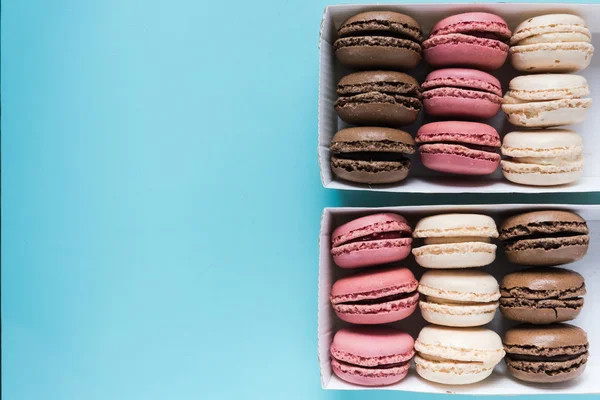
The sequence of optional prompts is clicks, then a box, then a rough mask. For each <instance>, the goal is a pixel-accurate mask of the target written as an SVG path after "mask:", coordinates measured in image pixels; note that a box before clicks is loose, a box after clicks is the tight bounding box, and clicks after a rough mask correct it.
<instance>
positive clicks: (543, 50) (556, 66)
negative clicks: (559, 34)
mask: <svg viewBox="0 0 600 400" xmlns="http://www.w3.org/2000/svg"><path fill="white" fill-rule="evenodd" d="M509 54H510V62H511V64H512V66H513V68H514V69H516V70H517V71H524V72H534V73H535V72H577V71H581V70H583V69H585V68H587V67H588V66H589V65H590V63H591V61H592V56H593V55H594V46H592V45H591V44H590V43H584V42H571V43H540V44H528V45H523V46H514V47H511V48H510V51H509Z"/></svg>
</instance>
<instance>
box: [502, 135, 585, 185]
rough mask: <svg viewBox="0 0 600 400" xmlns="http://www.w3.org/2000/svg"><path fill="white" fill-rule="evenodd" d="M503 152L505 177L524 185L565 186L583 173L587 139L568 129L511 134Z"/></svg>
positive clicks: (505, 137) (506, 137) (503, 145)
mask: <svg viewBox="0 0 600 400" xmlns="http://www.w3.org/2000/svg"><path fill="white" fill-rule="evenodd" d="M501 152H502V154H503V155H504V156H506V157H508V158H506V159H504V160H502V162H501V165H502V173H503V174H504V177H505V178H506V179H508V180H509V181H511V182H515V183H519V184H522V185H530V186H555V185H564V184H567V183H571V182H575V181H576V180H577V179H579V177H581V174H582V172H583V165H584V160H583V140H582V138H581V136H579V135H578V134H577V133H575V132H573V131H570V130H568V129H543V130H529V131H515V132H510V133H508V134H507V135H506V136H504V140H503V142H502V147H501Z"/></svg>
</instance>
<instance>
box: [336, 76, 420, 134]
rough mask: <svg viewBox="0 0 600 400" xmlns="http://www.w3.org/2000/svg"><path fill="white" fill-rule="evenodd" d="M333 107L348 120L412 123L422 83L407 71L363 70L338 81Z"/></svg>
mask: <svg viewBox="0 0 600 400" xmlns="http://www.w3.org/2000/svg"><path fill="white" fill-rule="evenodd" d="M337 94H338V99H337V100H336V102H335V110H336V112H337V114H338V115H339V117H340V118H341V119H343V120H344V121H346V122H348V123H349V124H354V125H375V126H391V127H397V126H402V125H408V124H411V123H413V122H414V121H415V120H416V119H417V116H418V115H419V112H420V111H421V107H422V106H423V105H422V103H421V87H420V86H419V84H418V83H417V81H416V80H415V78H413V77H412V76H410V75H407V74H405V73H402V72H394V71H363V72H355V73H353V74H350V75H346V76H344V77H343V78H342V79H341V80H340V82H339V83H338V88H337Z"/></svg>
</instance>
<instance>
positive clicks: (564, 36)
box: [510, 14, 592, 46]
mask: <svg viewBox="0 0 600 400" xmlns="http://www.w3.org/2000/svg"><path fill="white" fill-rule="evenodd" d="M591 36H592V35H591V33H590V30H589V29H588V28H587V25H586V23H585V20H584V19H583V18H581V17H578V16H577V15H572V14H547V15H540V16H538V17H533V18H529V19H528V20H525V21H523V22H522V23H521V24H519V26H517V28H516V29H515V32H514V34H513V36H512V37H511V38H510V44H511V45H512V46H514V45H526V44H536V43H549V42H575V41H583V42H587V43H589V42H590V41H591Z"/></svg>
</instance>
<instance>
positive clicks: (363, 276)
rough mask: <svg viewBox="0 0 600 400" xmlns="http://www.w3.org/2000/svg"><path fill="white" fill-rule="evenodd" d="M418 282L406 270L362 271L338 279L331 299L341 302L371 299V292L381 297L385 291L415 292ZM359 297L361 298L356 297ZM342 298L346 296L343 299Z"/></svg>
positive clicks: (332, 289)
mask: <svg viewBox="0 0 600 400" xmlns="http://www.w3.org/2000/svg"><path fill="white" fill-rule="evenodd" d="M418 285H419V282H418V281H417V279H416V278H415V276H414V275H413V273H412V272H411V271H410V269H408V268H402V267H401V268H398V267H388V268H381V269H377V270H374V271H372V270H371V271H364V272H360V273H357V274H353V275H350V276H346V277H344V278H341V279H338V280H337V281H336V282H335V283H334V284H333V286H332V288H331V296H332V297H340V300H341V301H346V300H350V299H354V300H356V299H363V300H365V299H372V298H374V297H373V296H371V295H370V293H371V292H376V293H378V294H380V295H381V293H382V292H383V291H385V290H390V289H395V290H394V292H393V293H386V294H385V295H392V294H397V293H410V292H413V291H415V290H417V287H418ZM358 295H361V297H358ZM344 296H348V297H347V298H345V297H344Z"/></svg>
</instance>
